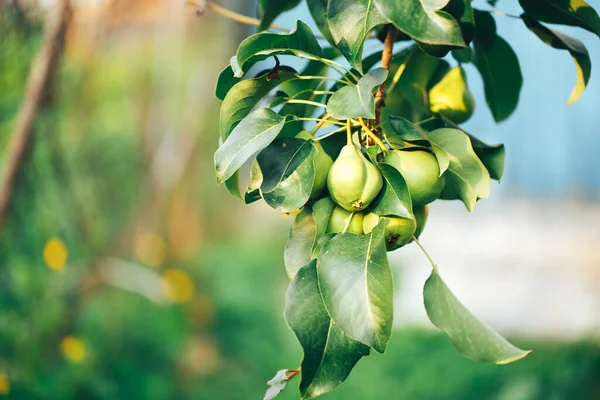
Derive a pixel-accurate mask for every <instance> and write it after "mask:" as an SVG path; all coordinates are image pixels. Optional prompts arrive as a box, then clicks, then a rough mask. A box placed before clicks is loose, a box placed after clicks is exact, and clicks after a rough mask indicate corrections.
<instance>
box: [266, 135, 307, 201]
mask: <svg viewBox="0 0 600 400" xmlns="http://www.w3.org/2000/svg"><path fill="white" fill-rule="evenodd" d="M316 153H317V149H316V148H315V146H314V145H313V144H312V141H310V140H303V139H296V138H278V139H275V140H274V141H273V143H271V144H270V145H269V146H268V147H267V148H265V149H264V150H263V151H261V152H260V153H259V154H258V156H257V158H256V159H257V161H258V164H259V165H260V170H261V171H262V173H263V182H262V185H261V186H260V192H261V195H262V198H263V199H265V202H266V203H267V204H268V205H269V206H271V207H273V208H274V209H276V210H277V211H280V212H293V211H296V210H298V209H299V208H300V207H302V206H303V205H304V204H306V202H307V201H308V199H309V197H310V194H311V191H312V187H313V184H314V180H315V165H314V159H315V155H316Z"/></svg>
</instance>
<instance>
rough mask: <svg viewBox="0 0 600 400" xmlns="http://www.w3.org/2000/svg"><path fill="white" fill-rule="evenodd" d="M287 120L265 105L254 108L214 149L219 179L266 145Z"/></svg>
mask: <svg viewBox="0 0 600 400" xmlns="http://www.w3.org/2000/svg"><path fill="white" fill-rule="evenodd" d="M284 124H285V117H282V116H281V115H279V114H277V113H275V112H273V111H271V110H269V109H266V108H259V109H258V110H255V111H252V112H251V113H250V114H248V116H247V117H246V118H244V119H243V120H242V121H241V122H240V123H239V124H238V126H236V127H235V129H234V130H233V131H232V132H231V134H230V135H229V137H227V140H225V142H224V143H223V144H222V145H221V146H220V147H219V148H218V149H217V151H216V152H215V168H216V173H217V182H219V183H223V182H224V181H226V180H227V179H229V178H230V177H231V176H232V175H233V174H234V173H235V172H236V171H237V170H238V169H239V168H240V167H241V166H242V165H244V163H245V162H246V161H248V160H249V159H250V158H251V157H252V156H253V155H254V154H255V153H257V152H258V151H260V150H262V149H264V148H265V147H267V146H268V145H269V144H270V143H271V142H272V141H273V140H274V139H275V138H276V137H277V134H278V133H279V132H280V131H281V129H282V128H283V125H284Z"/></svg>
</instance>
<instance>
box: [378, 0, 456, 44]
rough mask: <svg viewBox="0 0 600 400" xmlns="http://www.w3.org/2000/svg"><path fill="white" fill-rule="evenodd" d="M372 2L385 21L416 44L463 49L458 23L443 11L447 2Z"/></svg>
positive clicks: (414, 0)
mask: <svg viewBox="0 0 600 400" xmlns="http://www.w3.org/2000/svg"><path fill="white" fill-rule="evenodd" d="M374 1H375V4H376V5H377V9H378V10H379V11H380V12H381V14H382V15H383V16H384V17H386V18H387V19H388V20H390V21H391V22H392V23H393V24H394V25H396V27H397V28H398V29H400V30H401V31H402V32H405V33H407V34H408V35H410V36H411V37H412V38H413V39H415V40H417V41H419V42H422V43H426V44H444V45H451V46H458V47H465V46H466V44H465V41H464V39H463V35H462V31H461V29H460V25H459V23H458V21H456V19H454V17H453V16H452V15H450V13H448V12H446V11H442V9H443V8H444V7H446V5H448V3H449V0H374Z"/></svg>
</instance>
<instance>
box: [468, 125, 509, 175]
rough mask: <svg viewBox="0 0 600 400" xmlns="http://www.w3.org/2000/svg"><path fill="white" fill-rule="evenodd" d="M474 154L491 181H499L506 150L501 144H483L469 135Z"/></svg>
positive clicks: (502, 173) (502, 172) (502, 171)
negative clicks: (483, 166)
mask: <svg viewBox="0 0 600 400" xmlns="http://www.w3.org/2000/svg"><path fill="white" fill-rule="evenodd" d="M469 138H470V139H471V144H472V145H473V150H475V154H477V157H479V159H480V160H481V162H482V163H483V165H485V168H486V169H487V170H488V172H489V173H490V177H491V178H492V179H496V180H497V181H499V180H500V179H502V175H504V158H505V156H506V150H505V148H504V145H503V144H494V145H489V144H485V143H484V142H482V141H481V140H479V139H477V138H476V137H475V136H472V135H469Z"/></svg>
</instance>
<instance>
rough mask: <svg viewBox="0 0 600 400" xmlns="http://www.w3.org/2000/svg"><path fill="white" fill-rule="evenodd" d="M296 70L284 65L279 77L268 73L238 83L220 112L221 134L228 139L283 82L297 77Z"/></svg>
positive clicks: (226, 98)
mask: <svg viewBox="0 0 600 400" xmlns="http://www.w3.org/2000/svg"><path fill="white" fill-rule="evenodd" d="M297 75H298V74H297V73H296V71H294V70H293V69H291V68H287V67H283V68H282V69H281V70H280V71H279V79H270V80H269V79H267V77H268V74H264V75H262V76H259V77H258V78H251V79H246V80H244V81H241V82H238V83H236V84H235V85H234V86H233V87H232V88H231V90H230V91H229V92H228V93H227V96H225V99H224V100H223V104H222V105H221V113H220V118H219V120H220V130H219V131H220V136H221V140H223V141H224V140H226V139H227V136H229V133H230V132H231V131H232V130H233V128H234V127H235V125H236V124H237V123H239V122H240V121H241V120H242V119H244V118H245V117H246V116H247V115H248V114H249V113H250V111H252V109H253V108H255V107H256V106H257V104H259V103H260V101H261V100H263V99H264V98H265V96H267V94H268V93H269V92H271V91H272V90H273V89H275V88H276V87H277V86H279V85H280V84H281V83H283V82H285V81H287V80H290V79H293V78H295V77H297Z"/></svg>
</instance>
